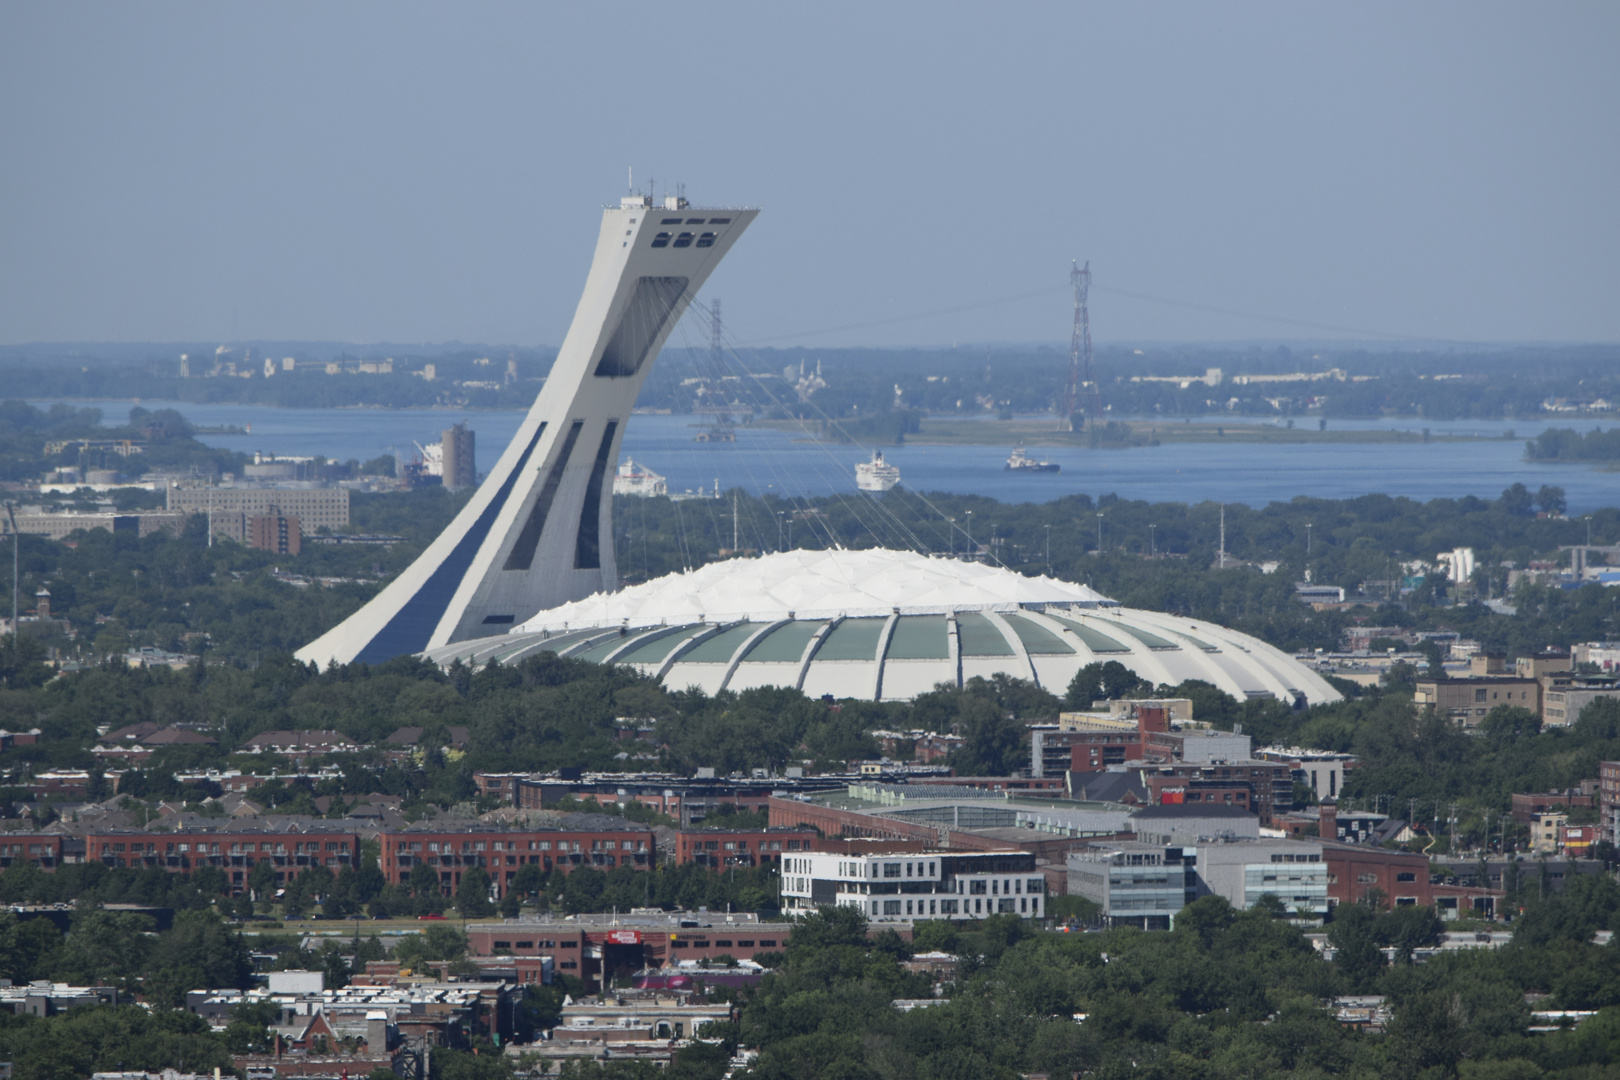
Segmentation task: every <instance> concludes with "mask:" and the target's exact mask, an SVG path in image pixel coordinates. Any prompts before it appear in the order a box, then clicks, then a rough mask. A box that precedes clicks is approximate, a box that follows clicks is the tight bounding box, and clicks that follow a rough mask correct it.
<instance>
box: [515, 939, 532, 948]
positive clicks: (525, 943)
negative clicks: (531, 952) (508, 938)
mask: <svg viewBox="0 0 1620 1080" xmlns="http://www.w3.org/2000/svg"><path fill="white" fill-rule="evenodd" d="M517 947H518V948H520V949H532V948H534V942H532V941H520V942H518V943H517Z"/></svg>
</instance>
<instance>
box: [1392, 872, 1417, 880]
mask: <svg viewBox="0 0 1620 1080" xmlns="http://www.w3.org/2000/svg"><path fill="white" fill-rule="evenodd" d="M1395 880H1396V881H1416V880H1417V875H1416V874H1414V873H1412V872H1410V871H1402V872H1401V873H1399V874H1396V875H1395Z"/></svg>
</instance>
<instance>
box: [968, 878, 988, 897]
mask: <svg viewBox="0 0 1620 1080" xmlns="http://www.w3.org/2000/svg"><path fill="white" fill-rule="evenodd" d="M989 891H990V884H989V882H987V881H984V880H983V879H980V880H978V881H970V882H968V892H970V893H972V894H973V895H975V896H982V895H984V894H985V893H987V892H989Z"/></svg>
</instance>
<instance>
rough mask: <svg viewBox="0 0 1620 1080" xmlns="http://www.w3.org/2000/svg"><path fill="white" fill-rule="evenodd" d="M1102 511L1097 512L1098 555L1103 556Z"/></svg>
mask: <svg viewBox="0 0 1620 1080" xmlns="http://www.w3.org/2000/svg"><path fill="white" fill-rule="evenodd" d="M1102 519H1103V516H1102V511H1101V510H1099V511H1097V554H1098V555H1101V554H1102Z"/></svg>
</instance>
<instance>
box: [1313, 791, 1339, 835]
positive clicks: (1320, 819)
mask: <svg viewBox="0 0 1620 1080" xmlns="http://www.w3.org/2000/svg"><path fill="white" fill-rule="evenodd" d="M1316 812H1317V826H1316V832H1317V834H1318V838H1319V839H1322V840H1337V839H1338V838H1339V804H1338V803H1337V802H1335V801H1334V800H1333V799H1324V800H1322V803H1321V805H1319V806H1318V807H1317V808H1316Z"/></svg>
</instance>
